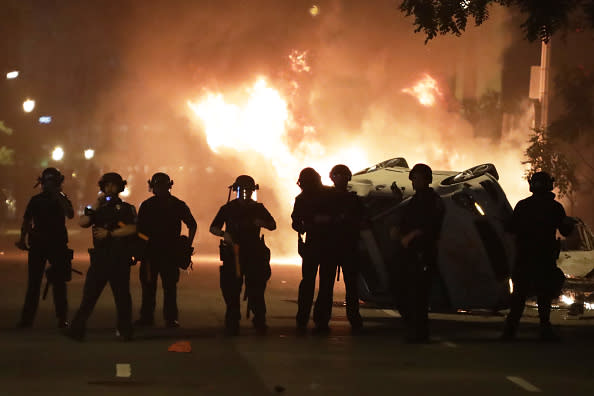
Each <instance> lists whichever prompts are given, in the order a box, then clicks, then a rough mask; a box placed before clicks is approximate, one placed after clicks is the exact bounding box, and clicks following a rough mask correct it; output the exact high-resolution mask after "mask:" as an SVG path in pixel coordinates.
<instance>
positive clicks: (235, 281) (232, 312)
mask: <svg viewBox="0 0 594 396" xmlns="http://www.w3.org/2000/svg"><path fill="white" fill-rule="evenodd" d="M229 188H230V191H229V193H230V194H231V192H235V194H236V198H235V199H233V200H230V201H228V202H227V203H226V204H225V205H223V206H222V207H221V208H220V209H219V211H218V213H217V215H216V216H215V218H214V219H213V221H212V223H211V225H210V232H211V233H212V234H213V235H216V236H220V237H223V240H222V241H221V245H220V249H221V261H222V262H223V265H222V266H221V267H220V285H221V291H222V293H223V298H224V300H225V304H226V307H227V308H226V312H225V330H226V333H227V334H228V335H237V334H238V333H239V320H240V319H241V312H240V294H241V287H242V284H243V282H244V280H245V287H246V296H247V299H248V315H249V314H250V312H253V314H254V318H253V320H252V322H253V325H254V327H255V328H256V330H257V331H258V332H260V333H264V332H265V331H266V329H267V325H266V302H265V300H264V291H265V290H266V282H267V281H268V279H269V278H270V251H269V250H268V248H267V247H266V245H265V244H264V240H263V237H260V229H261V228H266V229H268V230H270V231H273V230H275V229H276V222H275V221H274V218H273V217H272V215H271V214H270V212H268V210H267V209H266V208H265V207H264V205H263V204H261V203H259V202H256V201H254V200H253V199H252V194H253V193H254V191H256V190H257V189H258V188H259V187H258V185H257V184H256V183H255V181H254V179H253V178H252V177H251V176H248V175H241V176H238V177H237V179H235V182H234V183H233V184H232V185H231V186H229ZM223 227H224V229H223Z"/></svg>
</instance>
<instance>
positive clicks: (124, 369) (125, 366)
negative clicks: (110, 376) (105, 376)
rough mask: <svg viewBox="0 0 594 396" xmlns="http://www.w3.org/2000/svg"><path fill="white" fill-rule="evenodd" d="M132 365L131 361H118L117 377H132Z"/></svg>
mask: <svg viewBox="0 0 594 396" xmlns="http://www.w3.org/2000/svg"><path fill="white" fill-rule="evenodd" d="M131 376H132V367H131V366H130V364H129V363H116V377H123V378H130V377H131Z"/></svg>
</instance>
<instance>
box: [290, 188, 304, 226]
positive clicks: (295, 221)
mask: <svg viewBox="0 0 594 396" xmlns="http://www.w3.org/2000/svg"><path fill="white" fill-rule="evenodd" d="M303 220H304V219H303V216H302V208H301V199H299V196H298V197H297V198H295V204H294V205H293V212H292V213H291V227H292V228H293V229H294V230H295V231H297V232H299V233H303V231H304V230H303Z"/></svg>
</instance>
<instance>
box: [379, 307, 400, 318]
mask: <svg viewBox="0 0 594 396" xmlns="http://www.w3.org/2000/svg"><path fill="white" fill-rule="evenodd" d="M382 311H383V312H384V313H385V314H387V315H388V316H392V317H394V318H399V317H400V315H399V314H398V312H396V311H394V310H393V309H382Z"/></svg>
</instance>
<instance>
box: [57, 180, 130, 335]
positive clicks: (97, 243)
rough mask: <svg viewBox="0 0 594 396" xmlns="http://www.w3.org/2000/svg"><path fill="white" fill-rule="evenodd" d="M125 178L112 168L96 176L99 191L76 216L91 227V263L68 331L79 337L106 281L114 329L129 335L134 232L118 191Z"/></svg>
mask: <svg viewBox="0 0 594 396" xmlns="http://www.w3.org/2000/svg"><path fill="white" fill-rule="evenodd" d="M125 185H126V181H125V180H123V179H122V177H121V176H120V175H119V174H117V173H114V172H110V173H106V174H104V175H103V176H102V177H101V179H100V180H99V187H100V189H101V194H100V195H99V197H98V199H97V202H95V203H94V204H93V205H90V206H88V207H87V208H86V209H85V214H84V216H81V218H80V225H81V227H83V228H88V227H91V226H92V227H93V246H94V249H89V255H90V259H91V265H90V266H89V270H88V272H87V277H86V279H85V285H84V289H83V298H82V302H81V303H80V308H79V309H78V312H77V313H76V315H75V316H74V319H73V320H72V323H71V325H70V331H69V332H68V335H69V336H70V337H71V338H73V339H76V340H79V341H82V340H83V339H84V336H85V330H86V323H87V320H88V318H89V316H90V315H91V313H92V311H93V308H94V307H95V304H96V303H97V300H98V299H99V296H100V295H101V292H102V291H103V288H104V287H105V285H106V284H107V283H108V282H109V285H110V286H111V291H112V293H113V297H114V299H115V304H116V309H117V331H118V334H119V335H120V336H121V337H122V339H123V340H126V341H127V340H130V339H131V338H132V297H131V296H130V265H131V262H132V260H131V256H132V252H131V246H132V240H133V238H135V234H136V209H135V208H134V206H133V205H130V204H129V203H126V202H123V201H122V200H121V199H120V197H119V194H120V193H121V192H122V191H124V187H125Z"/></svg>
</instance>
